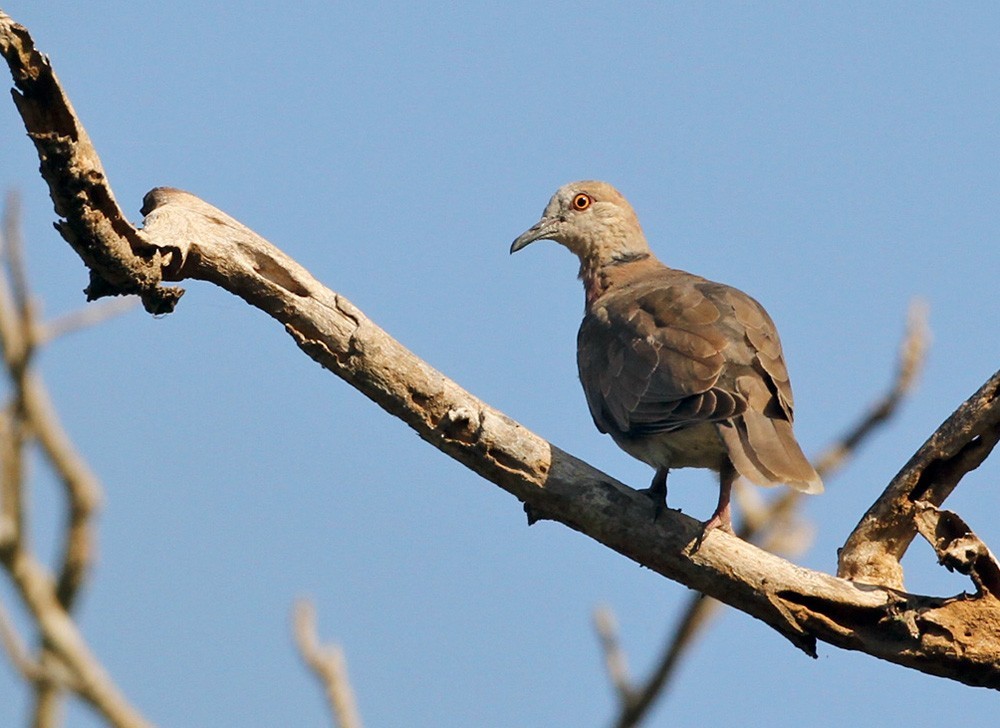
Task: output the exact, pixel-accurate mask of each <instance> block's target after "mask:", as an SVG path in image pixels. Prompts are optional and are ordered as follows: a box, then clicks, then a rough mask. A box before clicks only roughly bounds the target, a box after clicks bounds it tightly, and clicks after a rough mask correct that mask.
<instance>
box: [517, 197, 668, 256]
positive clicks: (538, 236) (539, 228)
mask: <svg viewBox="0 0 1000 728" xmlns="http://www.w3.org/2000/svg"><path fill="white" fill-rule="evenodd" d="M536 240H554V241H556V242H557V243H559V244H561V245H564V246H565V247H566V248H568V249H569V250H570V251H572V252H573V253H575V254H576V256H577V257H578V258H579V259H580V262H581V263H585V264H589V265H592V266H598V267H599V266H601V265H604V264H605V263H609V262H611V261H613V260H616V259H621V258H623V257H628V256H631V255H635V254H638V253H648V252H649V246H648V245H647V244H646V237H645V236H644V235H643V234H642V228H641V227H640V226H639V219H638V218H637V217H636V215H635V211H634V210H633V209H632V206H631V205H630V204H628V200H626V199H625V198H624V197H622V195H621V193H620V192H619V191H618V190H616V189H615V188H614V187H612V186H611V185H609V184H608V183H607V182H598V181H595V180H585V181H582V182H570V183H569V184H568V185H563V186H562V187H560V188H559V189H558V190H557V191H556V193H555V194H554V195H552V199H551V200H549V204H548V205H547V206H546V207H545V212H543V213H542V219H541V220H539V221H538V222H536V223H535V224H534V225H532V226H531V228H530V229H528V230H527V231H525V232H524V233H523V234H521V235H520V236H518V238H517V239H516V240H515V241H514V242H513V244H512V245H511V246H510V252H511V253H516V252H517V251H518V250H520V249H521V248H523V247H525V246H526V245H528V244H529V243H533V242H534V241H536Z"/></svg>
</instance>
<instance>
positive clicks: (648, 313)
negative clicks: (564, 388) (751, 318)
mask: <svg viewBox="0 0 1000 728" xmlns="http://www.w3.org/2000/svg"><path fill="white" fill-rule="evenodd" d="M664 270H665V271H666V273H667V274H669V275H665V276H663V277H662V278H657V279H651V280H646V281H643V283H642V285H638V286H628V287H623V288H622V289H621V290H620V291H617V292H616V293H612V294H609V295H607V296H605V297H603V298H602V299H601V301H600V303H599V304H598V305H596V306H595V307H594V308H593V310H592V311H590V312H589V313H588V315H587V316H586V317H585V318H584V321H583V324H582V325H581V326H580V332H579V336H578V339H577V344H578V347H577V352H578V365H579V369H580V380H581V382H582V383H583V388H584V392H585V393H586V395H587V402H588V404H589V406H590V411H591V414H592V415H593V417H594V422H595V423H596V424H597V426H598V428H599V429H600V430H601V431H602V432H611V431H614V432H617V433H620V434H624V435H628V436H640V435H648V434H652V433H656V432H668V431H671V430H676V429H680V428H683V427H687V426H690V425H693V424H698V423H700V422H705V421H712V420H719V419H725V418H728V417H732V416H734V415H736V414H739V412H741V411H742V410H743V408H744V407H745V403H744V402H743V401H742V399H741V398H740V397H738V396H737V395H736V394H735V393H734V392H732V391H728V390H727V389H726V388H722V387H718V386H716V385H717V383H718V382H719V377H720V375H721V374H722V373H723V371H724V369H725V366H726V357H725V355H724V353H723V352H724V350H725V349H726V347H727V345H728V341H727V337H726V332H725V330H723V329H721V328H720V327H719V326H718V321H719V318H720V314H721V312H720V310H719V307H718V306H717V305H716V303H715V302H714V301H712V300H711V299H710V298H709V297H707V296H706V295H705V294H704V292H703V291H702V290H701V289H700V287H699V285H692V283H700V282H702V279H700V278H696V277H694V276H688V275H687V274H682V273H681V272H680V271H671V270H669V269H664ZM679 276H684V277H686V278H687V279H690V280H684V279H683V278H679ZM680 283H685V284H687V285H678V284H680Z"/></svg>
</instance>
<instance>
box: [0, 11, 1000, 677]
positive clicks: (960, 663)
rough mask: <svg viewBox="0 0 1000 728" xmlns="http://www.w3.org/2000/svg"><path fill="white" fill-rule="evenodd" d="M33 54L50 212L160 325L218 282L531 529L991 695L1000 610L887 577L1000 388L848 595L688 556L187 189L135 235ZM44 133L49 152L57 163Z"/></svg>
mask: <svg viewBox="0 0 1000 728" xmlns="http://www.w3.org/2000/svg"><path fill="white" fill-rule="evenodd" d="M25 48H30V38H28V36H27V32H26V31H24V30H23V29H21V28H19V27H18V26H14V25H13V24H12V23H11V21H10V20H9V18H7V17H6V16H3V15H2V14H0V51H2V53H3V54H4V56H5V57H6V58H7V60H8V63H9V64H11V67H12V72H13V76H14V79H15V83H17V84H18V87H19V88H20V89H21V96H17V95H16V96H15V97H16V98H17V99H20V100H18V107H19V109H21V112H22V115H23V116H24V117H25V123H26V125H27V126H28V128H29V133H30V134H31V135H32V138H33V139H34V140H35V141H36V146H37V148H38V149H39V154H40V156H41V157H42V159H43V165H42V174H43V176H45V177H46V179H47V181H48V182H49V186H50V189H51V190H52V196H53V200H54V201H55V203H56V210H57V212H58V213H59V214H60V215H62V216H64V217H65V222H64V223H62V224H61V225H60V226H59V229H60V232H62V233H63V235H64V237H66V238H67V241H68V242H69V243H70V244H71V245H72V246H73V248H74V250H76V251H77V252H78V254H80V256H81V257H82V258H83V259H84V261H85V262H86V263H87V265H88V266H89V267H90V268H91V270H92V271H93V273H94V274H95V275H96V276H97V279H98V280H101V281H104V282H106V283H108V284H109V285H110V287H111V288H112V289H113V290H114V291H115V292H123V291H137V292H139V294H140V295H142V296H143V298H144V301H146V306H147V309H148V310H153V311H163V310H169V309H170V308H172V305H173V303H175V302H176V298H177V296H178V295H179V294H178V293H176V289H163V288H160V287H158V286H157V282H158V281H159V280H161V279H162V280H169V281H179V280H185V279H197V280H205V281H210V282H212V283H214V284H216V285H218V286H220V287H222V288H224V289H225V290H227V291H229V292H231V293H233V294H234V295H237V296H239V297H241V298H242V299H243V300H245V301H246V302H247V303H249V304H251V305H252V306H255V307H257V308H259V309H261V310H262V311H265V312H266V313H268V314H269V315H271V316H272V317H273V318H275V319H276V320H277V321H279V322H280V323H281V324H283V325H284V326H285V329H286V331H288V333H289V335H291V337H292V338H293V339H294V341H295V342H296V344H297V345H298V346H299V347H300V348H301V349H302V350H303V351H305V352H306V353H307V354H308V355H309V356H310V357H312V358H313V359H314V360H315V361H317V362H318V363H319V364H320V365H322V366H323V367H324V368H326V369H328V370H330V371H331V372H333V373H334V374H336V375H337V376H339V377H341V378H342V379H344V380H345V381H346V382H348V383H349V384H351V386H353V387H355V388H357V389H358V390H360V391H361V392H363V393H364V394H365V395H366V396H368V397H369V398H370V399H372V400H373V401H374V402H376V403H377V404H378V405H379V406H381V407H382V408H383V409H385V410H386V411H388V412H389V413H391V414H393V415H394V416H396V417H399V418H400V419H402V420H403V421H405V422H406V423H407V424H408V425H409V426H410V427H412V428H413V429H414V430H415V431H416V432H417V433H418V434H419V435H420V437H422V438H423V439H424V440H426V441H427V442H429V443H430V444H432V445H433V446H434V447H436V448H438V449H439V450H441V451H442V452H444V453H446V454H448V455H449V456H451V457H453V458H455V459H456V460H458V461H459V462H462V463H463V464H465V465H466V466H467V467H469V468H470V469H471V470H473V471H474V472H476V473H478V474H480V475H482V476H483V477H484V478H486V479H487V480H490V481H492V482H493V483H495V484H497V485H498V486H500V487H501V488H503V489H504V490H506V491H508V492H509V493H511V494H513V495H514V496H515V497H517V498H518V499H520V500H521V501H523V502H524V503H525V507H526V509H529V510H530V513H531V514H532V516H533V517H534V518H536V519H538V518H545V519H551V520H556V521H559V522H560V523H563V524H565V525H567V526H569V527H570V528H573V529H575V530H577V531H580V532H581V533H584V534H586V535H588V536H590V537H591V538H593V539H595V540H597V541H599V542H600V543H602V544H604V545H606V546H608V547H609V548H612V549H614V550H616V551H618V552H619V553H621V554H623V555H625V556H627V557H628V558H630V559H632V560H634V561H636V562H637V563H639V564H642V565H644V566H647V567H648V568H650V569H652V570H653V571H655V572H657V573H659V574H662V575H663V576H665V577H667V578H670V579H673V580H675V581H678V582H680V583H682V584H685V585H687V586H689V587H691V588H693V589H697V590H699V591H701V592H703V593H705V594H708V595H711V596H713V597H715V598H716V599H718V600H720V601H722V602H725V603H727V604H729V605H731V606H733V607H735V608H737V609H740V610H741V611H744V612H746V613H747V614H750V615H752V616H754V617H756V618H758V619H760V620H762V621H763V622H765V623H766V624H768V625H770V626H771V627H772V628H774V629H775V630H777V631H778V632H779V633H781V634H783V635H784V636H785V637H786V638H788V639H789V641H791V642H792V643H793V644H794V645H796V646H797V647H799V648H800V649H802V650H803V651H805V652H806V653H807V654H810V655H813V656H815V654H816V642H817V640H822V641H824V642H827V643H829V644H832V645H836V646H838V647H842V648H844V649H851V650H859V651H863V652H866V653H868V654H871V655H873V656H876V657H879V658H882V659H885V660H889V661H891V662H895V663H897V664H900V665H904V666H907V667H911V668H914V669H917V670H921V671H923V672H926V673H930V674H933V675H938V676H941V677H947V678H951V679H954V680H958V681H960V682H964V683H967V684H969V685H979V686H985V687H991V688H994V689H997V688H1000V606H998V602H997V599H996V597H995V596H994V594H993V592H992V590H991V589H981V590H980V592H979V593H978V594H976V595H965V594H963V595H959V596H955V597H948V598H940V597H932V596H920V595H914V594H907V593H905V592H904V591H902V589H901V586H902V575H901V570H899V569H898V568H897V567H898V556H901V554H902V551H905V548H906V545H908V544H909V541H910V540H912V536H913V534H915V533H916V525H915V524H914V520H913V518H914V516H913V514H914V513H915V508H916V507H915V505H914V503H915V502H916V501H917V500H921V501H926V502H928V503H931V504H933V505H935V506H937V505H940V503H941V502H942V501H943V500H944V498H945V497H946V496H947V494H948V492H950V490H951V488H953V487H954V485H955V484H956V483H957V482H958V479H959V478H960V477H961V475H962V474H964V472H966V471H967V470H968V469H970V468H971V467H975V465H977V464H978V463H979V462H981V461H982V459H984V458H985V457H986V456H987V455H988V454H989V451H990V450H991V448H992V446H993V444H995V442H996V439H997V437H1000V426H998V424H997V419H998V410H1000V406H998V405H997V402H996V399H997V396H996V395H997V392H996V389H997V384H998V382H1000V373H998V375H996V376H995V377H994V378H993V379H991V380H990V382H988V383H987V385H986V386H984V388H983V389H982V390H980V392H978V393H977V394H976V395H974V397H973V398H972V399H970V400H969V401H968V402H966V403H965V404H964V405H963V406H962V407H961V408H960V409H959V411H958V412H956V414H955V415H954V416H953V417H952V418H950V419H949V420H948V422H946V423H945V425H943V426H942V428H941V429H940V430H939V431H938V432H937V433H935V435H934V436H932V438H931V440H929V441H928V444H927V445H925V446H924V448H922V449H921V450H920V451H919V452H918V453H917V455H915V456H914V459H913V460H911V462H910V463H909V464H908V465H907V466H906V467H905V468H904V469H903V471H901V473H900V475H899V476H897V478H896V479H895V480H894V481H893V484H890V488H889V489H888V490H887V491H886V494H884V495H883V498H882V499H880V501H879V503H876V505H875V506H873V509H872V510H870V511H869V513H868V514H866V516H865V519H864V520H863V521H862V525H859V530H858V531H856V532H855V534H853V535H852V537H851V540H849V542H848V545H847V546H845V549H844V554H843V555H842V559H841V571H842V574H843V575H846V576H851V577H852V578H854V579H855V580H856V581H851V580H848V579H847V578H838V577H835V576H831V575H828V574H823V573H820V572H816V571H811V570H808V569H804V568H801V567H799V566H796V565H794V564H792V563H790V562H788V561H786V560H784V559H781V558H779V557H777V556H774V555H773V554H770V553H767V552H765V551H762V550H760V549H758V548H756V547H754V546H752V545H751V544H748V543H746V542H744V541H741V540H739V539H738V538H735V537H733V536H731V535H729V534H727V533H724V532H722V531H721V530H718V529H717V530H715V531H712V532H711V533H710V534H708V536H707V537H706V538H705V539H704V541H703V542H702V543H701V545H700V548H698V549H697V550H695V549H694V548H693V546H694V544H695V543H696V542H697V541H698V540H699V536H700V535H701V531H702V529H701V524H700V523H699V522H698V521H695V520H693V519H691V518H689V517H687V516H685V515H683V514H681V513H679V512H677V511H668V512H666V513H664V514H663V516H662V517H660V518H659V519H658V520H657V521H656V522H655V523H654V522H653V520H652V519H651V518H650V509H649V502H648V499H646V498H645V497H644V496H642V495H641V494H638V493H637V492H636V491H634V490H632V489H631V488H629V487H627V486H625V485H623V484H622V483H619V482H618V481H616V480H615V479H613V478H611V477H610V476H608V475H606V474H604V473H602V472H600V471H599V470H596V469H595V468H593V467H591V466H590V465H588V464H587V463H585V462H583V461H581V460H578V459H577V458H575V457H573V456H572V455H570V454H569V453H566V452H564V451H562V450H560V449H558V448H557V447H555V446H554V445H551V444H550V443H548V442H547V441H545V440H544V439H542V438H541V437H539V436H537V435H535V434H534V433H532V432H530V431H528V430H527V429H525V428H524V427H522V426H521V425H519V424H518V423H517V422H515V421H513V420H512V419H510V418H509V417H507V416H506V415H504V414H503V413H501V412H499V411H497V410H496V409H494V408H492V407H490V406H489V405H487V404H486V403H485V402H482V401H481V400H479V399H477V398H476V397H474V396H473V395H471V394H469V393H468V392H466V391H464V390H463V389H462V388H461V387H459V386H458V385H457V384H456V383H455V382H453V381H451V380H450V379H448V378H447V377H445V376H444V375H443V374H441V373H440V372H438V371H436V370H435V369H433V368H432V367H430V366H429V365H428V364H426V363H425V362H423V361H422V360H420V359H419V358H417V357H416V356H415V355H414V354H412V353H411V352H410V351H408V350H407V349H405V348H404V347H403V346H402V345H401V344H399V342H397V341H396V340H395V339H393V338H392V337H391V336H389V335H388V334H387V333H386V332H384V331H382V330H381V329H380V328H379V327H378V326H376V325H375V324H374V323H373V322H372V321H371V320H369V319H368V318H367V317H366V316H365V315H364V314H363V313H362V312H361V311H360V310H358V309H357V307H355V306H354V305H353V304H351V303H350V301H348V300H347V299H345V298H344V297H343V296H341V295H339V294H337V293H335V292H333V291H331V290H329V289H328V288H326V287H324V286H323V285H322V284H320V283H319V282H318V281H317V280H316V279H315V278H313V277H312V275H310V274H309V272H308V271H306V270H305V269H304V268H303V267H302V266H300V265H298V264H297V263H296V262H295V261H293V260H292V259H291V258H289V257H288V256H287V255H285V254H284V253H282V252H281V251H280V250H278V249H277V248H276V247H274V246H273V245H271V244H270V243H268V242H267V241H266V240H264V239H263V238H261V237H260V236H258V235H256V234H255V233H254V232H253V231H251V230H249V229H248V228H246V227H245V226H244V225H242V224H240V223H239V222H237V221H236V220H234V219H232V218H231V217H229V216H228V215H226V214H225V213H223V212H222V211H220V210H218V209H216V208H214V207H212V206H211V205H209V204H208V203H206V202H204V201H202V200H200V199H198V198H197V197H195V196H193V195H190V194H188V193H186V192H182V191H180V190H175V189H170V188H158V189H155V190H153V191H152V192H150V193H149V194H148V195H147V196H146V198H145V200H144V204H143V213H144V214H145V216H146V219H145V228H144V229H143V230H141V231H139V230H136V229H134V228H132V227H131V226H130V225H129V224H128V223H127V222H126V221H125V220H124V218H123V217H122V216H121V213H120V211H119V210H118V208H117V205H116V204H113V206H112V203H113V201H114V198H113V196H112V194H111V191H110V188H109V187H108V185H107V180H106V178H105V176H104V173H103V170H102V169H101V168H100V164H99V160H98V159H97V156H96V153H95V152H93V149H92V147H91V146H90V143H89V140H87V138H86V134H85V133H84V132H83V129H82V126H80V125H79V122H78V121H76V118H75V116H74V115H73V114H72V109H71V107H70V106H69V102H68V100H67V99H66V97H65V95H64V94H63V93H62V91H61V90H60V89H58V84H57V82H56V81H55V78H54V76H51V80H50V81H47V82H45V84H43V85H41V86H39V85H38V84H40V83H41V82H40V81H38V79H39V78H41V77H42V76H44V75H45V74H50V75H51V69H49V68H48V64H47V63H46V62H45V61H44V59H43V58H42V57H41V56H40V55H39V54H37V53H36V52H34V50H33V49H31V50H30V52H26V51H25V50H24V49H25ZM51 84H55V88H51V87H50V85H51ZM39 89H42V90H39ZM73 130H75V131H73ZM47 135H51V139H52V140H55V141H54V142H53V143H56V142H58V145H57V146H58V150H60V151H59V155H60V156H58V157H57V156H54V154H53V152H52V149H54V147H52V146H50V144H49V141H50V136H47ZM40 140H41V141H40ZM42 142H44V143H42ZM83 183H86V184H85V186H84V189H83V190H81V189H80V185H81V184H83ZM92 288H93V286H92ZM161 291H165V292H164V293H160V292H161ZM171 291H173V292H171ZM100 293H102V291H97V292H96V293H95V292H94V291H93V290H91V293H90V295H91V296H92V297H93V296H96V295H98V294H100ZM166 302H170V305H169V306H168V305H167V304H166ZM900 506H902V511H903V512H902V513H898V514H897V513H896V509H898V508H899V507H900ZM862 526H863V528H862ZM979 573H980V579H981V580H983V576H982V573H984V572H979ZM989 579H992V577H988V578H987V579H986V580H985V581H983V583H984V584H985V583H987V581H989ZM861 581H863V582H866V583H858V582H861ZM57 647H58V646H57Z"/></svg>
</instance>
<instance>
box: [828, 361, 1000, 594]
mask: <svg viewBox="0 0 1000 728" xmlns="http://www.w3.org/2000/svg"><path fill="white" fill-rule="evenodd" d="M998 440H1000V371H998V372H997V373H995V374H994V375H993V376H992V377H990V379H989V380H988V381H987V382H986V383H985V384H984V385H983V386H982V387H981V388H980V389H979V391H978V392H976V393H975V394H974V395H972V397H970V398H969V399H968V400H966V402H965V403H964V404H963V405H962V406H961V407H959V408H958V409H957V410H956V411H955V413H954V414H953V415H952V416H951V417H949V418H948V419H947V420H946V421H945V422H944V424H942V425H941V427H939V428H938V429H937V431H935V432H934V434H933V435H931V436H930V438H929V439H928V440H927V442H925V443H924V445H923V446H922V447H921V448H920V449H919V450H918V451H917V452H916V454H915V455H914V456H913V457H912V458H910V461H909V462H908V463H907V464H906V465H904V466H903V469H902V470H900V471H899V473H898V474H897V475H896V477H895V478H893V479H892V482H890V483H889V486H888V487H887V488H886V489H885V492H883V493H882V495H881V496H880V497H879V499H878V500H877V501H875V503H874V504H873V505H872V507H871V508H869V509H868V512H867V513H865V515H864V516H863V517H862V518H861V521H860V522H859V523H858V525H857V526H856V527H855V529H854V531H853V532H852V533H851V535H850V536H849V537H848V538H847V542H846V543H845V544H844V547H843V548H842V549H841V551H840V558H839V566H838V570H837V573H838V574H839V575H840V576H841V577H843V578H845V579H852V580H854V581H858V582H865V583H870V584H882V585H884V586H888V587H891V588H893V589H902V588H903V567H902V566H901V565H900V563H899V562H900V559H902V558H903V554H904V553H906V549H907V548H909V546H910V543H911V542H912V541H913V537H914V536H915V535H916V534H917V522H916V518H917V514H918V513H919V511H920V508H918V506H917V503H918V502H921V501H922V502H926V503H929V504H931V505H933V506H940V505H941V504H942V503H944V500H945V498H947V497H948V496H949V495H950V494H951V492H952V490H954V489H955V487H956V486H957V485H958V483H959V481H960V480H961V479H962V477H963V476H964V475H965V474H966V473H967V472H969V471H970V470H974V469H976V468H977V467H979V465H980V464H981V463H982V462H983V461H984V460H985V459H986V458H987V457H988V456H989V454H990V452H992V450H993V447H994V446H995V445H996V444H997V441H998Z"/></svg>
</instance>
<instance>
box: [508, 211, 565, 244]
mask: <svg viewBox="0 0 1000 728" xmlns="http://www.w3.org/2000/svg"><path fill="white" fill-rule="evenodd" d="M558 222H559V221H558V220H553V219H552V218H550V217H543V218H542V219H541V220H539V221H538V222H536V223H535V224H534V225H532V226H531V227H530V228H529V229H527V230H525V231H524V232H523V233H521V234H520V235H518V236H517V239H516V240H515V241H514V242H513V243H511V245H510V252H511V253H516V252H517V251H519V250H520V249H521V248H525V247H527V246H528V244H529V243H533V242H535V241H536V240H545V239H546V238H551V237H552V235H554V234H555V232H556V226H557V224H558Z"/></svg>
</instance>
